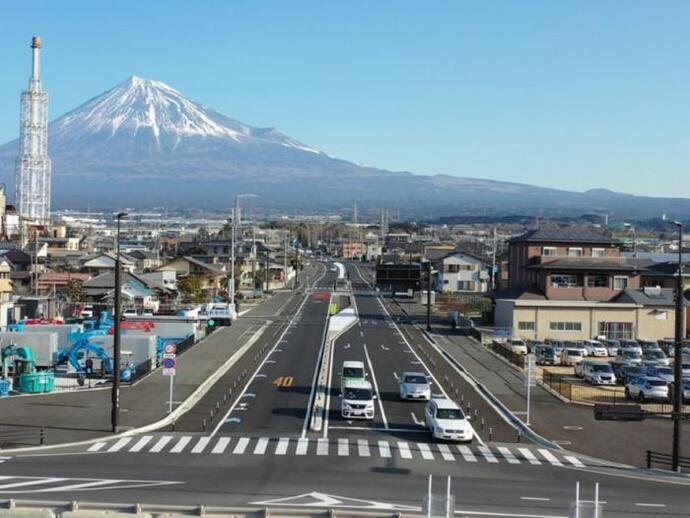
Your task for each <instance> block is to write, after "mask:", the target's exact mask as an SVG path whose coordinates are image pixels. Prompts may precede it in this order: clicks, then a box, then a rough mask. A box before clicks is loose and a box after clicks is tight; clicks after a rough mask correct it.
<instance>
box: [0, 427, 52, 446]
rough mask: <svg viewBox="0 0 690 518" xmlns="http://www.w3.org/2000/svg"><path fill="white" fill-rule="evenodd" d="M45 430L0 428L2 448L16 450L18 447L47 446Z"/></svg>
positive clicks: (35, 428) (38, 428)
mask: <svg viewBox="0 0 690 518" xmlns="http://www.w3.org/2000/svg"><path fill="white" fill-rule="evenodd" d="M45 439H46V431H45V428H43V427H42V426H41V427H36V426H19V425H14V426H2V427H0V448H14V447H17V446H36V445H39V446H43V444H45Z"/></svg>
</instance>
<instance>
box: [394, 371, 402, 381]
mask: <svg viewBox="0 0 690 518" xmlns="http://www.w3.org/2000/svg"><path fill="white" fill-rule="evenodd" d="M393 377H394V378H395V381H400V376H398V373H397V372H393Z"/></svg>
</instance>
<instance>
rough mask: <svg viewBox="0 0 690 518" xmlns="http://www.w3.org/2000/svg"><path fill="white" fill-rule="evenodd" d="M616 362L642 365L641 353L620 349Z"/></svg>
mask: <svg viewBox="0 0 690 518" xmlns="http://www.w3.org/2000/svg"><path fill="white" fill-rule="evenodd" d="M616 361H619V362H626V363H642V353H641V352H639V351H637V350H635V349H620V350H619V351H618V356H616Z"/></svg>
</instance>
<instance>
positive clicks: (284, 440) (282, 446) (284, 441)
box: [276, 437, 290, 455]
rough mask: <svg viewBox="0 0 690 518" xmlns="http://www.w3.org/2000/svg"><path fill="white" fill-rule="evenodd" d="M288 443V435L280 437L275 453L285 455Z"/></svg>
mask: <svg viewBox="0 0 690 518" xmlns="http://www.w3.org/2000/svg"><path fill="white" fill-rule="evenodd" d="M289 444H290V438H289V437H281V438H280V439H279V440H278V444H277V445H276V455H286V454H287V450H288V446H289Z"/></svg>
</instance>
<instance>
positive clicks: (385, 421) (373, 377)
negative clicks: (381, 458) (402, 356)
mask: <svg viewBox="0 0 690 518" xmlns="http://www.w3.org/2000/svg"><path fill="white" fill-rule="evenodd" d="M362 347H364V357H365V358H366V359H367V364H368V365H369V372H371V382H372V383H373V384H374V392H375V393H376V399H377V401H378V403H379V411H380V412H381V420H382V421H383V427H384V428H388V419H386V411H385V410H384V409H383V401H381V393H380V392H379V384H378V383H376V373H374V366H373V365H372V364H371V358H369V351H368V350H367V344H362Z"/></svg>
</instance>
